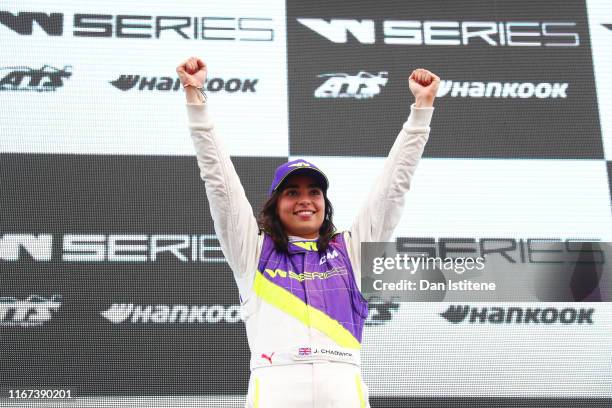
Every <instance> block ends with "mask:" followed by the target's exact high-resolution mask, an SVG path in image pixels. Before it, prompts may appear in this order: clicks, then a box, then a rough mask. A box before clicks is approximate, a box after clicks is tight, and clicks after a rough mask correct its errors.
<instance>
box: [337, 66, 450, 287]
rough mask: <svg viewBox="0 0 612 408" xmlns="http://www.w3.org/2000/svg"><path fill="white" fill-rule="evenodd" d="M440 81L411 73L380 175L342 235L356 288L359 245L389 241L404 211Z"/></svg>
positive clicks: (421, 72) (422, 73) (419, 71)
mask: <svg viewBox="0 0 612 408" xmlns="http://www.w3.org/2000/svg"><path fill="white" fill-rule="evenodd" d="M439 84H440V78H438V77H437V76H436V75H434V74H432V73H431V72H429V71H427V70H424V69H417V70H415V71H413V72H412V74H411V75H410V79H409V87H410V90H411V92H412V94H413V95H414V97H415V103H414V104H413V105H412V106H411V108H410V116H409V117H408V120H407V121H406V122H405V123H404V125H403V127H402V129H401V131H400V133H399V135H398V136H397V138H396V139H395V143H394V144H393V147H392V148H391V151H390V152H389V156H388V157H387V159H386V160H385V164H384V167H383V170H382V173H381V174H380V175H379V177H378V179H377V180H376V182H375V183H374V186H373V187H372V190H371V191H370V193H369V194H368V196H367V197H366V201H365V203H364V204H363V205H362V207H361V209H360V210H359V212H358V213H357V216H356V218H355V220H354V221H353V225H352V226H351V228H350V230H349V231H348V232H346V233H345V239H346V241H347V242H348V249H349V257H350V259H351V264H352V265H353V272H354V274H355V279H356V281H357V285H358V286H359V287H361V243H362V242H382V241H388V240H389V239H390V238H391V235H392V234H393V230H394V229H395V227H396V226H397V224H398V222H399V220H400V218H401V216H402V213H403V211H404V196H405V195H406V192H407V191H408V190H409V189H410V183H411V181H412V177H413V175H414V172H415V170H416V167H417V165H418V163H419V161H420V159H421V155H422V154H423V149H424V148H425V144H426V143H427V139H428V137H429V123H430V121H431V117H432V115H433V110H434V108H433V101H434V99H435V97H436V92H437V90H438V86H439Z"/></svg>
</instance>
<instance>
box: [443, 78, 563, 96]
mask: <svg viewBox="0 0 612 408" xmlns="http://www.w3.org/2000/svg"><path fill="white" fill-rule="evenodd" d="M568 86H569V84H568V83H558V82H555V83H550V82H539V83H533V82H479V81H475V82H469V81H451V80H444V81H440V88H438V94H437V96H438V97H439V98H441V97H444V96H450V97H452V98H457V97H460V98H467V97H470V98H520V99H527V98H539V99H549V98H551V99H556V98H563V99H565V98H567V87H568Z"/></svg>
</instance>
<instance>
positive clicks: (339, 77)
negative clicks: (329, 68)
mask: <svg viewBox="0 0 612 408" xmlns="http://www.w3.org/2000/svg"><path fill="white" fill-rule="evenodd" d="M319 78H327V80H326V81H325V82H323V84H321V85H320V86H319V87H318V88H317V89H316V90H315V91H314V96H315V98H355V99H368V98H372V97H374V96H376V95H378V94H379V93H380V91H381V90H382V88H383V87H384V86H385V85H386V84H387V81H388V79H389V73H388V72H384V71H381V72H379V73H378V75H373V74H370V73H368V72H365V71H359V73H357V74H356V75H349V74H345V73H335V74H321V75H319Z"/></svg>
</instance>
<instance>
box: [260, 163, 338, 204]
mask: <svg viewBox="0 0 612 408" xmlns="http://www.w3.org/2000/svg"><path fill="white" fill-rule="evenodd" d="M295 174H303V175H306V176H310V177H314V178H315V179H316V180H318V181H319V183H321V186H322V187H323V190H324V191H327V187H329V182H328V181H327V176H326V175H325V173H323V172H322V171H321V170H320V169H319V168H318V167H317V166H315V165H314V164H312V163H309V162H307V161H306V160H302V159H298V160H292V161H290V162H287V163H285V164H281V165H280V166H278V168H277V169H276V171H275V172H274V180H273V181H272V185H271V186H270V190H268V196H271V195H272V193H274V192H275V191H276V189H278V187H279V186H280V185H281V184H283V182H284V181H285V180H287V178H288V177H289V176H292V175H295Z"/></svg>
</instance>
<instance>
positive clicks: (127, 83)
mask: <svg viewBox="0 0 612 408" xmlns="http://www.w3.org/2000/svg"><path fill="white" fill-rule="evenodd" d="M258 81H259V79H253V78H229V79H226V78H208V79H206V83H205V84H204V89H205V90H206V91H208V92H222V91H224V92H227V93H236V92H241V93H244V92H255V86H256V85H257V82H258ZM110 83H111V84H112V85H113V86H114V87H115V88H117V89H120V90H122V91H130V90H138V91H178V90H179V89H182V87H181V80H180V79H179V78H178V77H175V78H173V77H165V76H162V77H157V76H144V75H124V74H122V75H120V76H119V78H117V79H115V80H113V81H110Z"/></svg>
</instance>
